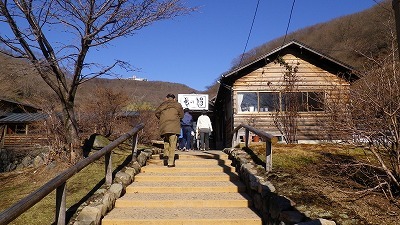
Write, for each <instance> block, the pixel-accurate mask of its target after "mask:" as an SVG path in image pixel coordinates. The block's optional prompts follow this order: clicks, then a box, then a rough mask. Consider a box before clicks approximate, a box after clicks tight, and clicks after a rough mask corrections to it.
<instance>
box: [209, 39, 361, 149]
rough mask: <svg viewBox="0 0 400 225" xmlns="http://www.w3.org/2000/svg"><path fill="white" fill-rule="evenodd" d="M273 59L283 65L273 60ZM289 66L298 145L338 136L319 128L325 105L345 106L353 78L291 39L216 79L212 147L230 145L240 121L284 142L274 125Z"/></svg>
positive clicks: (351, 71) (343, 66)
mask: <svg viewBox="0 0 400 225" xmlns="http://www.w3.org/2000/svg"><path fill="white" fill-rule="evenodd" d="M278 59H280V60H281V61H280V62H285V63H286V64H284V63H278V62H277V60H278ZM285 65H286V66H285ZM288 66H290V68H291V69H292V72H291V73H292V74H295V76H296V81H295V83H294V85H292V86H294V88H292V92H295V93H296V95H297V96H298V97H297V98H298V100H299V102H300V104H301V105H300V107H299V110H298V118H297V124H298V126H297V140H298V143H308V142H315V141H321V140H327V139H330V140H333V139H341V138H343V136H341V137H339V136H335V135H333V133H332V132H329V131H327V130H326V129H325V128H324V127H323V125H324V124H326V122H327V120H328V118H330V117H331V116H332V115H328V114H329V113H328V110H327V107H328V106H329V107H332V106H333V105H334V104H333V103H337V102H340V103H342V104H346V102H348V98H349V87H350V84H351V82H353V81H355V80H356V79H358V76H357V75H356V74H355V73H354V69H353V68H351V67H350V66H348V65H346V64H344V63H342V62H340V61H338V60H335V59H333V58H331V57H329V56H327V55H324V54H322V53H319V52H317V51H316V50H313V49H312V48H310V47H308V46H306V45H304V44H302V43H300V42H298V41H291V42H289V43H288V44H286V45H284V46H282V47H280V48H277V49H275V50H273V51H271V52H270V53H268V54H266V55H264V56H262V57H260V58H258V59H257V60H254V61H253V62H251V63H248V64H246V65H244V66H241V67H239V68H237V69H235V70H233V71H231V72H229V73H227V74H224V75H223V76H222V77H221V78H220V80H219V83H220V87H219V90H218V94H217V96H216V98H215V99H214V102H213V104H214V113H213V117H214V121H213V122H214V130H215V133H214V139H215V144H216V146H217V148H218V147H227V146H229V145H230V143H231V132H232V131H233V129H234V128H235V127H237V126H238V125H239V124H241V123H245V124H249V125H251V126H254V127H256V128H257V129H260V130H262V131H265V132H267V133H270V134H272V135H274V136H276V137H278V140H280V141H284V140H285V137H284V134H283V133H282V132H281V131H280V129H278V123H277V118H278V117H277V116H279V114H282V113H283V112H284V111H285V104H284V101H283V100H284V98H285V94H287V90H288V89H287V87H288V85H289V84H288V81H287V80H285V75H286V76H287V75H288V73H289V72H290V71H289V70H288ZM335 107H337V108H344V107H345V105H340V104H339V105H338V104H336V105H335Z"/></svg>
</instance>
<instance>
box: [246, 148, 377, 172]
mask: <svg viewBox="0 0 400 225" xmlns="http://www.w3.org/2000/svg"><path fill="white" fill-rule="evenodd" d="M249 148H250V149H251V150H252V151H253V152H254V153H255V154H256V155H257V156H258V157H259V158H260V159H261V160H262V161H263V162H265V159H266V154H265V148H266V147H265V143H253V144H250V146H249ZM329 154H332V155H336V156H345V157H350V158H357V159H363V158H365V157H367V156H368V155H370V153H366V152H365V151H364V150H363V149H361V148H355V147H354V146H351V145H341V144H293V145H287V144H273V146H272V165H273V168H275V169H282V170H297V169H301V168H303V167H305V166H306V165H308V164H312V163H313V164H315V163H318V162H319V161H321V159H322V158H323V157H324V158H326V156H327V155H329Z"/></svg>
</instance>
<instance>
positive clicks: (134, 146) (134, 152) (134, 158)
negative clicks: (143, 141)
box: [132, 133, 138, 162]
mask: <svg viewBox="0 0 400 225" xmlns="http://www.w3.org/2000/svg"><path fill="white" fill-rule="evenodd" d="M137 143H138V133H136V134H135V135H133V137H132V162H135V161H137Z"/></svg>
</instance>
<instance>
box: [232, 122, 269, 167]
mask: <svg viewBox="0 0 400 225" xmlns="http://www.w3.org/2000/svg"><path fill="white" fill-rule="evenodd" d="M242 128H244V129H245V137H244V142H245V147H246V148H248V147H249V143H250V141H251V140H250V132H252V133H253V134H256V135H258V136H259V137H260V138H261V140H262V141H264V142H265V146H266V149H265V152H266V160H265V170H266V171H267V172H270V171H272V139H273V138H274V136H273V135H271V134H269V133H266V132H264V131H261V130H257V129H256V128H254V127H251V126H249V125H246V124H243V123H242V124H240V125H239V126H237V127H236V128H235V129H234V130H233V132H232V147H235V146H236V145H238V144H239V143H240V137H239V136H238V134H239V130H240V129H242Z"/></svg>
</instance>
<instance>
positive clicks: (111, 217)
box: [102, 207, 262, 225]
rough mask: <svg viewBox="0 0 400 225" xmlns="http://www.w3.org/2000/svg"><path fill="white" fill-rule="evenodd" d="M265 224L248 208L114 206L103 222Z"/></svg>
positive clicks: (114, 224) (134, 224) (122, 224)
mask: <svg viewBox="0 0 400 225" xmlns="http://www.w3.org/2000/svg"><path fill="white" fill-rule="evenodd" d="M117 224H118V225H128V224H129V225H155V224H163V225H199V224H201V225H203V224H206V225H238V224H245V225H262V221H261V218H260V216H259V215H257V213H255V212H254V211H253V210H252V209H250V208H247V207H238V208H234V209H233V208H216V207H206V208H197V207H196V208H191V207H166V208H159V207H158V208H142V207H133V208H115V209H113V210H112V211H111V212H110V213H108V214H107V215H106V217H104V219H103V220H102V225H117Z"/></svg>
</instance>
